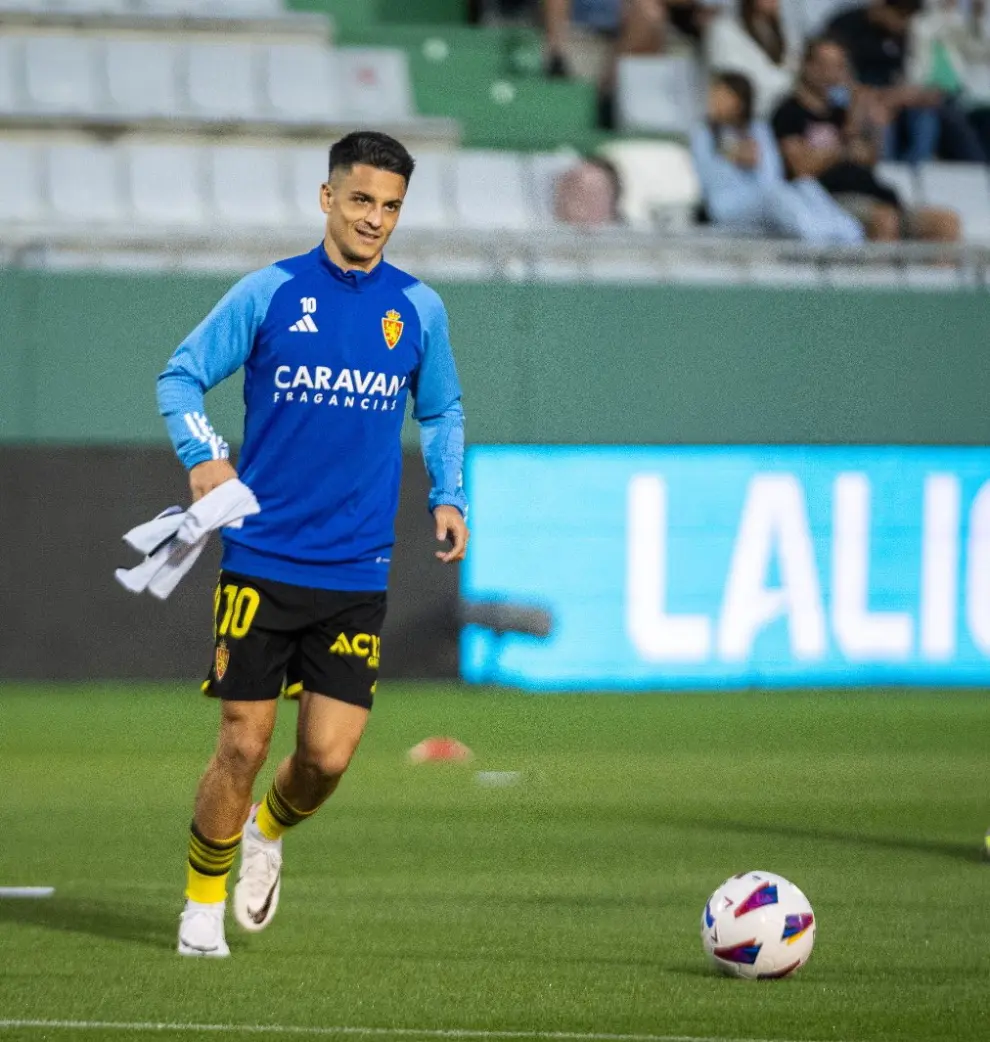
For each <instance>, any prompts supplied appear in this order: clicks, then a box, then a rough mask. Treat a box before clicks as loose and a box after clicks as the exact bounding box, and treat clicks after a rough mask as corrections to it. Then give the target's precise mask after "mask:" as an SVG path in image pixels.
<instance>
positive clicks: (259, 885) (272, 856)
mask: <svg viewBox="0 0 990 1042" xmlns="http://www.w3.org/2000/svg"><path fill="white" fill-rule="evenodd" d="M281 848H282V844H281V843H272V842H271V841H266V840H264V839H261V838H258V837H255V839H254V842H252V843H250V844H249V845H247V846H246V847H245V850H244V854H243V858H244V860H243V865H242V870H241V874H242V876H243V877H244V879H245V881H246V882H247V884H248V889H249V892H250V893H251V895H252V896H253V897H254V896H257V897H260V898H262V899H264V898H265V897H267V896H268V892H269V890H271V888H272V884H273V883H274V881H275V876H277V875H278V872H279V870H280V869H281V867H282V849H281Z"/></svg>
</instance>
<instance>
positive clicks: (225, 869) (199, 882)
mask: <svg viewBox="0 0 990 1042" xmlns="http://www.w3.org/2000/svg"><path fill="white" fill-rule="evenodd" d="M240 844H241V834H240V833H239V832H238V833H237V835H236V836H233V837H231V838H230V839H220V840H217V839H207V838H206V836H204V835H203V833H202V832H200V831H199V829H198V828H196V822H195V821H194V822H193V823H192V825H191V826H190V827H189V864H188V870H187V873H186V897H188V898H189V900H190V901H198V902H199V903H200V904H207V905H210V904H217V903H219V902H220V901H224V900H226V898H227V876H228V874H229V873H230V870H231V868H232V867H233V864H234V858H236V857H237V848H238V847H239V846H240Z"/></svg>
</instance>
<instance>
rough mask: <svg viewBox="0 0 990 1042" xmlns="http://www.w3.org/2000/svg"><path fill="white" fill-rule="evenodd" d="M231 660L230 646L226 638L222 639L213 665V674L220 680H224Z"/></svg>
mask: <svg viewBox="0 0 990 1042" xmlns="http://www.w3.org/2000/svg"><path fill="white" fill-rule="evenodd" d="M229 662H230V648H228V647H227V642H226V641H225V640H221V641H220V643H219V644H218V645H217V655H216V659H215V661H214V665H213V674H214V676H215V677H216V678H217V681H218V682H219V681H221V680H223V677H224V674H225V673H226V672H227V665H228V664H229Z"/></svg>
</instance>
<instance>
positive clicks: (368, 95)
mask: <svg viewBox="0 0 990 1042" xmlns="http://www.w3.org/2000/svg"><path fill="white" fill-rule="evenodd" d="M333 61H334V64H335V65H336V75H337V82H338V84H339V89H340V91H341V98H342V105H343V109H344V111H346V112H347V113H348V115H349V118H350V119H351V121H361V120H364V119H374V120H378V121H381V122H388V121H389V120H398V121H402V120H406V119H409V118H410V117H411V116H412V115H413V113H414V112H415V106H414V105H413V100H412V87H411V86H410V82H409V65H408V61H407V59H406V55H405V52H403V51H400V50H397V49H395V48H389V47H341V48H340V49H339V50H336V51H334V52H333Z"/></svg>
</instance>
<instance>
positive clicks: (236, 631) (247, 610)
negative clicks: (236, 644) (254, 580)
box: [213, 584, 261, 640]
mask: <svg viewBox="0 0 990 1042" xmlns="http://www.w3.org/2000/svg"><path fill="white" fill-rule="evenodd" d="M260 603H261V597H260V596H259V594H258V591H257V590H254V589H252V588H251V587H250V586H240V587H238V586H234V585H232V584H228V585H227V586H224V587H222V588H221V587H220V586H219V585H217V590H216V593H215V594H214V595H213V629H214V632H213V639H214V640H216V639H217V637H233V638H234V639H235V640H240V638H241V637H245V636H247V632H248V630H249V629H250V628H251V623H252V622H254V616H255V614H256V613H257V611H258V605H259V604H260ZM221 606H222V607H223V618H221V617H220V609H221Z"/></svg>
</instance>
